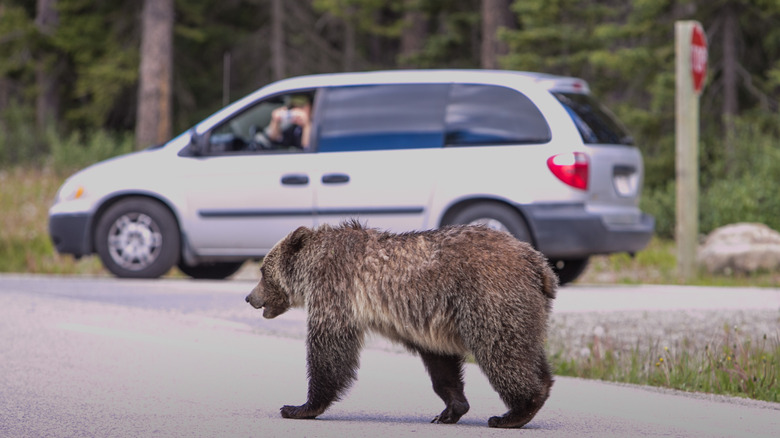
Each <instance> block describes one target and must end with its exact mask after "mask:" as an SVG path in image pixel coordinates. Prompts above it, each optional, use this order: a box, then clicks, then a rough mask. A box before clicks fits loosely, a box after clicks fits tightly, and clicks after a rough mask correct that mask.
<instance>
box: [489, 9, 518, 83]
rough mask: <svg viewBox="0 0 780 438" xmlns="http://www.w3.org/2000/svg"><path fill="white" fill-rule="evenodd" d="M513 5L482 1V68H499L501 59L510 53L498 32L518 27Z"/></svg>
mask: <svg viewBox="0 0 780 438" xmlns="http://www.w3.org/2000/svg"><path fill="white" fill-rule="evenodd" d="M511 4H512V2H511V0H482V68H489V69H495V68H499V67H500V66H499V62H498V60H499V57H501V56H503V55H506V54H507V53H509V46H508V45H507V43H505V42H503V41H500V40H499V39H498V31H499V29H501V28H502V27H504V28H507V29H515V28H516V27H517V26H516V24H515V17H514V14H513V12H512V9H511Z"/></svg>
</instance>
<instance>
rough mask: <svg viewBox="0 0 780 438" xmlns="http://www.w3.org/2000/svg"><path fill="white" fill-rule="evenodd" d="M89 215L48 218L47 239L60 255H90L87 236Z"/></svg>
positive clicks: (52, 216) (79, 214) (64, 215)
mask: <svg viewBox="0 0 780 438" xmlns="http://www.w3.org/2000/svg"><path fill="white" fill-rule="evenodd" d="M91 219H92V217H91V215H89V214H87V213H71V214H55V215H51V216H49V237H50V238H51V241H52V243H53V244H54V248H55V249H56V250H57V252H58V253H60V254H73V255H74V256H76V257H81V256H83V255H87V254H91V253H92V242H91V239H90V235H89V228H90V222H91Z"/></svg>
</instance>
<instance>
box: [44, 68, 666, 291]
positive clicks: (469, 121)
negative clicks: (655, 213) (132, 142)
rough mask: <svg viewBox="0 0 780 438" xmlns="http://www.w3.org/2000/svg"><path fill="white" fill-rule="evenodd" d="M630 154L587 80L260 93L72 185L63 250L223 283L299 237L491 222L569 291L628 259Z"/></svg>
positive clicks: (443, 79)
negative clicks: (352, 223)
mask: <svg viewBox="0 0 780 438" xmlns="http://www.w3.org/2000/svg"><path fill="white" fill-rule="evenodd" d="M642 179H643V163H642V155H641V152H640V151H639V149H637V148H636V147H635V146H634V145H633V141H632V139H631V137H630V136H629V135H628V134H627V133H626V131H625V129H624V128H623V127H622V126H621V125H620V123H619V122H617V121H616V119H615V118H614V116H612V115H611V114H610V113H609V111H607V110H606V109H605V108H603V107H602V106H601V105H600V104H599V103H597V101H596V100H595V99H594V98H593V97H592V96H591V95H590V93H589V89H588V85H587V83H586V82H584V81H583V80H581V79H577V78H569V77H560V76H551V75H545V74H538V73H526V72H509V71H485V70H414V71H383V72H365V73H341V74H328V75H313V76H303V77H297V78H292V79H286V80H282V81H279V82H275V83H272V84H270V85H268V86H265V87H263V88H261V89H259V90H257V91H256V92H254V93H252V94H250V95H249V96H247V97H245V98H243V99H241V100H239V101H237V102H235V103H233V104H231V105H229V106H227V107H225V108H223V109H222V110H220V111H218V112H217V113H215V114H214V115H212V116H210V117H208V118H207V119H205V120H204V121H202V122H201V123H199V124H197V125H196V126H195V127H193V128H192V129H190V130H189V131H187V132H185V133H183V134H181V135H179V136H178V137H176V138H174V139H173V140H171V141H169V142H168V143H166V144H164V145H161V146H156V147H153V148H150V149H147V150H145V151H141V152H136V153H132V154H129V155H125V156H121V157H117V158H114V159H111V160H107V161H104V162H101V163H98V164H95V165H93V166H90V167H88V168H86V169H84V170H82V171H80V172H78V173H76V174H75V175H73V176H71V177H70V178H68V180H67V181H65V183H64V184H63V186H62V187H61V189H60V190H59V192H58V194H57V197H56V199H55V202H54V204H53V206H52V207H51V209H50V212H49V230H50V234H51V238H52V240H53V242H54V245H55V247H56V249H57V251H59V252H60V253H66V254H73V255H75V256H76V257H80V256H83V255H88V254H93V253H97V254H98V255H99V256H100V258H101V260H102V262H103V264H104V265H105V267H106V268H107V269H108V270H109V271H111V272H112V273H113V274H115V275H117V276H119V277H142V278H153V277H158V276H160V275H163V274H165V273H166V272H167V271H168V270H169V269H171V268H172V267H173V266H174V265H178V267H179V268H180V269H181V270H182V271H183V272H185V273H186V274H188V275H190V276H192V277H195V278H225V277H227V276H229V275H231V274H233V273H234V272H235V271H236V270H238V268H239V267H240V266H241V265H242V263H243V262H245V261H246V260H249V259H258V258H261V257H263V256H264V255H265V254H266V253H267V252H268V251H269V250H270V249H271V247H272V246H273V245H274V244H275V243H276V242H277V241H278V240H279V239H281V238H282V237H284V236H285V235H286V234H287V233H288V232H290V231H291V230H293V229H295V228H296V227H298V226H301V225H305V226H317V225H319V224H323V223H339V222H341V221H343V220H345V219H347V218H357V219H358V220H359V221H360V222H362V223H364V224H366V225H367V226H369V227H375V228H380V229H387V230H392V231H396V232H401V231H410V230H421V229H427V228H435V227H440V226H444V225H449V224H471V223H484V224H487V225H488V226H490V227H493V228H497V229H501V230H505V231H507V232H510V233H512V234H513V235H515V236H516V237H517V238H519V239H522V240H526V241H528V242H531V243H532V244H533V245H534V246H535V247H536V248H537V249H539V250H540V251H541V252H543V253H544V254H545V255H546V256H547V257H548V259H549V260H550V263H551V264H552V265H553V267H554V269H555V270H556V272H557V274H558V275H559V277H560V279H561V282H562V283H566V282H570V281H573V280H574V279H576V278H577V276H578V275H580V274H581V273H582V271H583V270H584V268H585V266H586V264H587V261H588V258H589V257H590V256H592V255H594V254H607V253H614V252H628V253H634V252H636V251H639V250H641V249H642V248H644V246H645V245H646V244H647V242H648V241H649V239H650V238H651V236H652V233H653V228H654V220H653V218H652V217H651V216H649V215H647V214H644V213H643V212H642V211H640V209H639V207H638V203H639V196H640V192H641V188H642Z"/></svg>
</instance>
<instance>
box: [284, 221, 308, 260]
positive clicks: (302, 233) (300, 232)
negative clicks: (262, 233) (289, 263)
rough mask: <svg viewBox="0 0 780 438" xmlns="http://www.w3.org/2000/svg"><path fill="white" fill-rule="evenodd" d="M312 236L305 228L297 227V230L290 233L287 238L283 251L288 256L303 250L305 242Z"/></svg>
mask: <svg viewBox="0 0 780 438" xmlns="http://www.w3.org/2000/svg"><path fill="white" fill-rule="evenodd" d="M311 235H312V230H310V229H308V228H306V227H298V229H297V230H295V231H293V232H292V233H290V235H289V236H287V245H285V247H286V248H285V249H286V251H285V252H287V253H288V254H289V253H296V252H298V251H300V249H301V248H303V246H304V245H306V242H308V241H309V238H310V237H311Z"/></svg>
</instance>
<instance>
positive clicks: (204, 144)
mask: <svg viewBox="0 0 780 438" xmlns="http://www.w3.org/2000/svg"><path fill="white" fill-rule="evenodd" d="M207 138H208V136H207V135H205V134H198V132H197V131H196V130H195V128H192V129H191V130H190V146H189V148H188V149H189V150H190V152H191V153H192V155H193V156H196V157H200V156H203V155H206V152H208V146H209V144H208V139H207Z"/></svg>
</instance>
